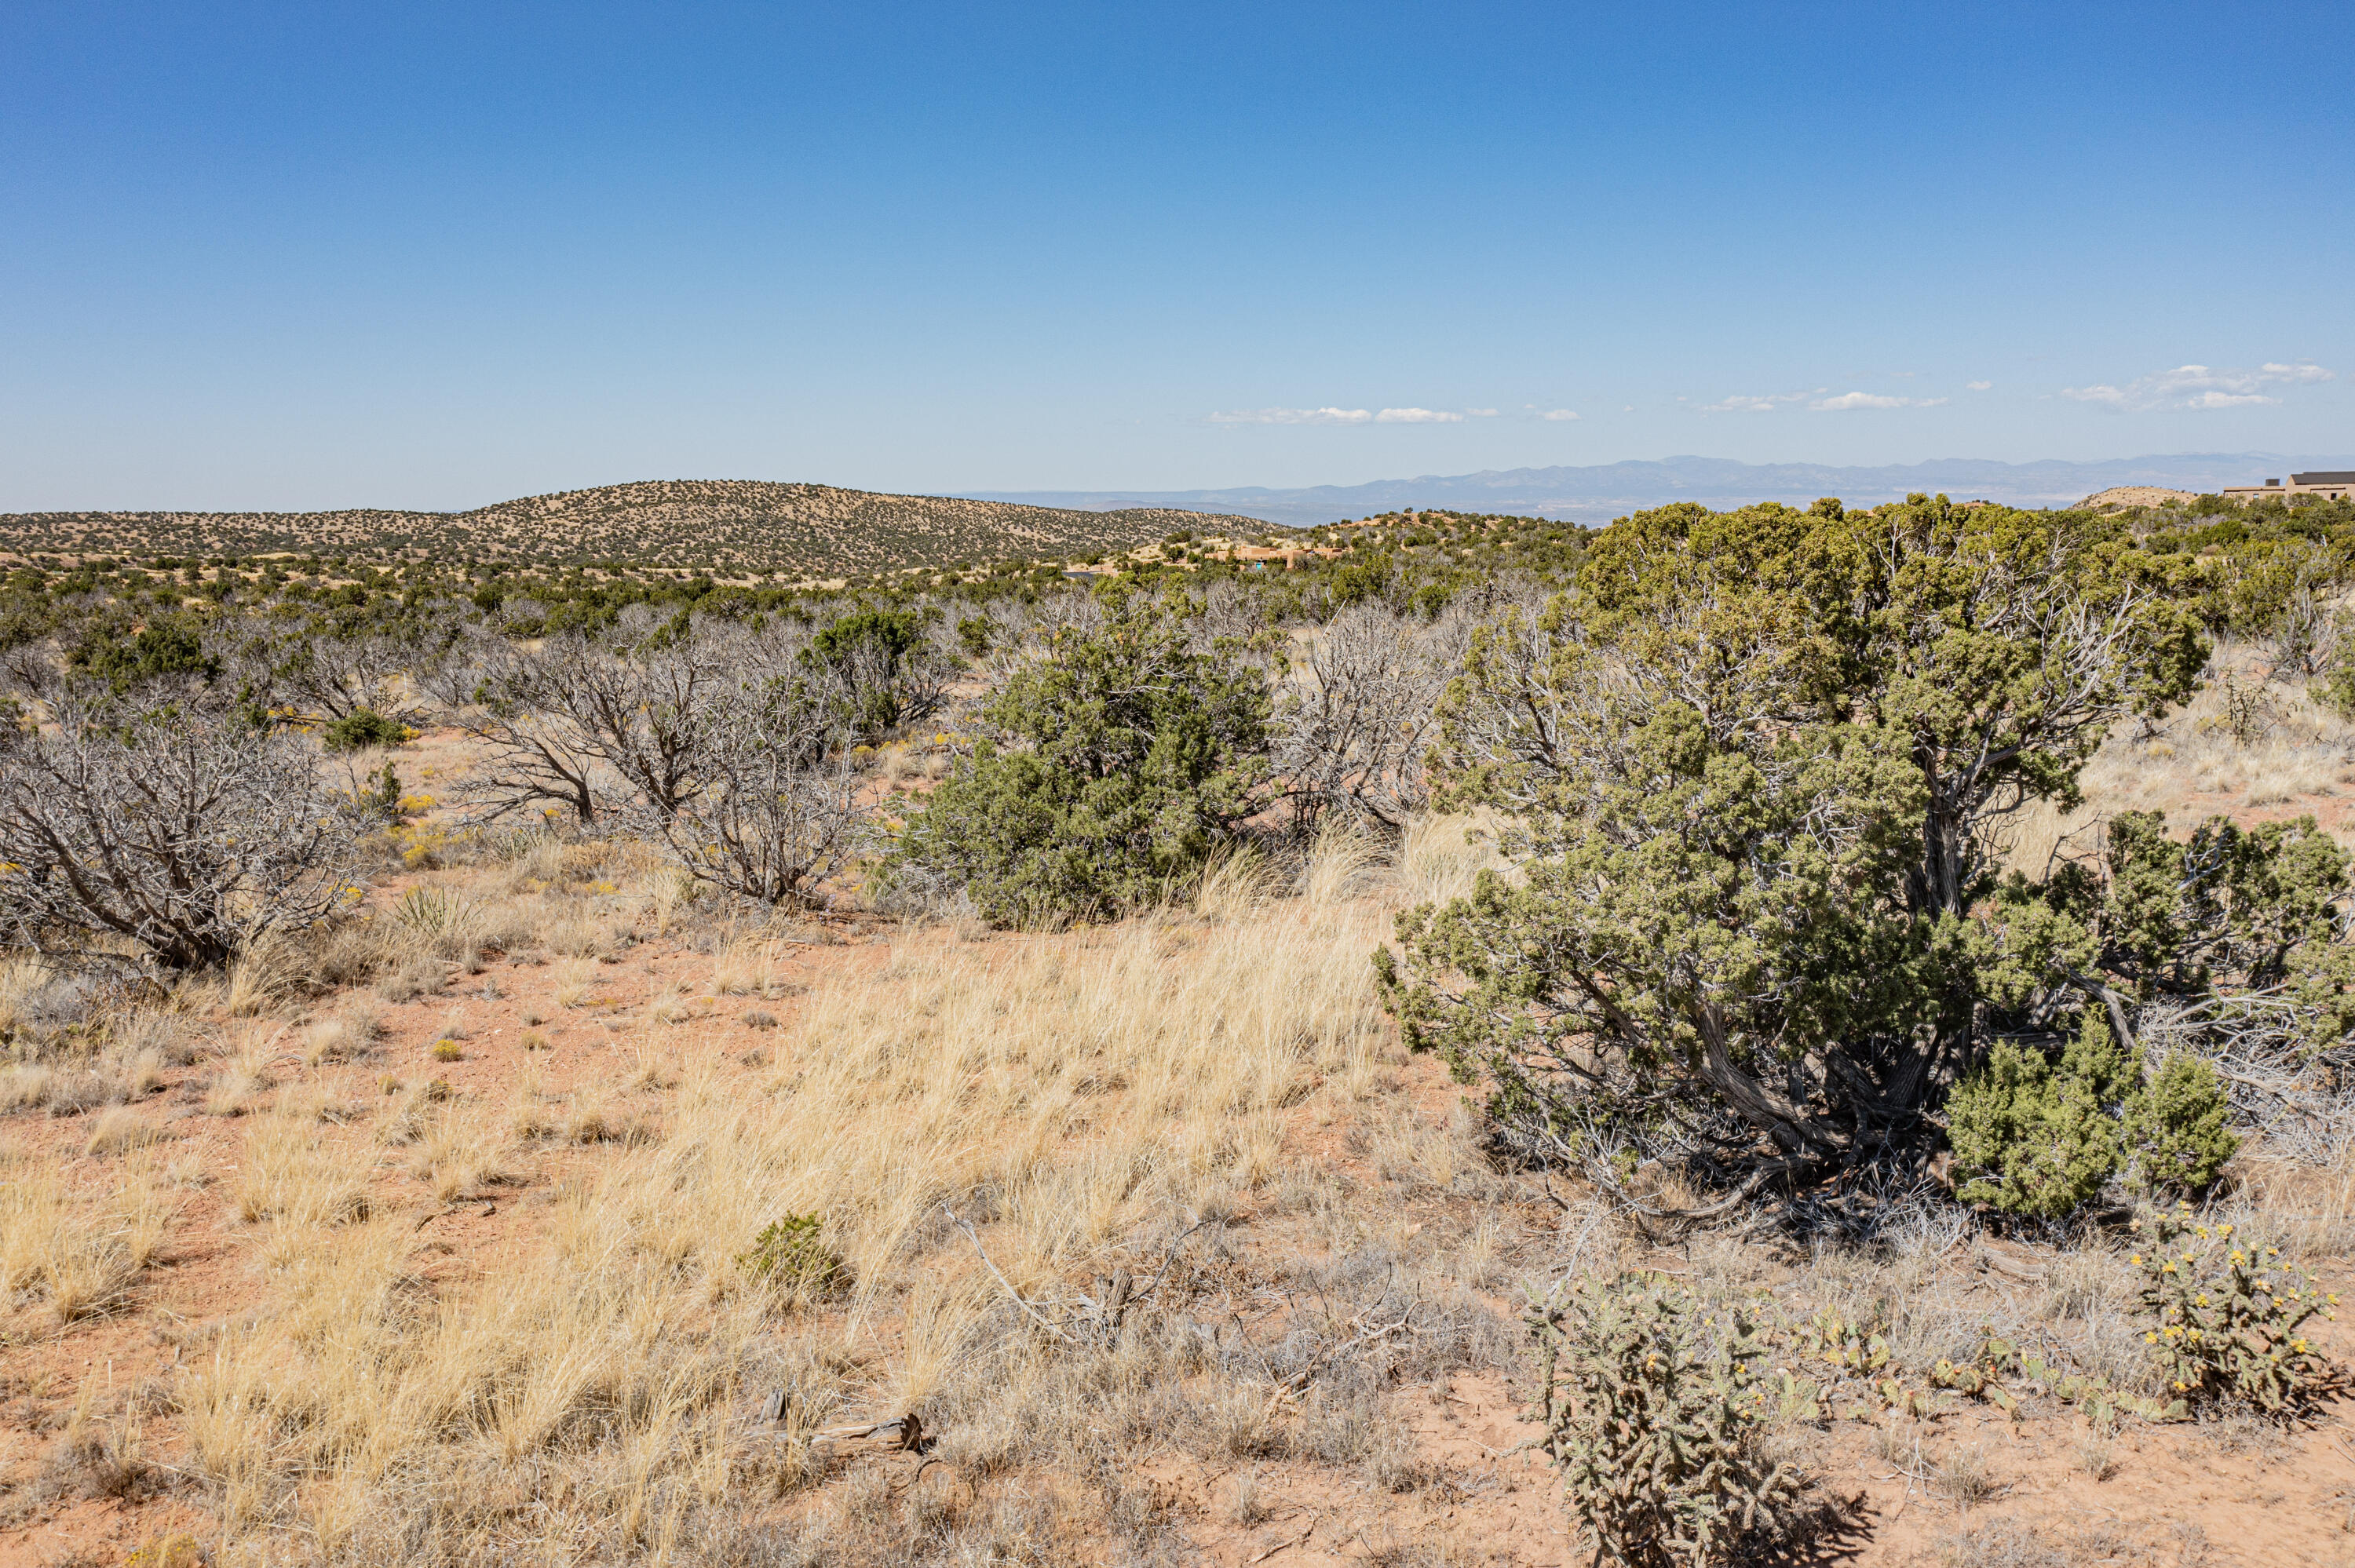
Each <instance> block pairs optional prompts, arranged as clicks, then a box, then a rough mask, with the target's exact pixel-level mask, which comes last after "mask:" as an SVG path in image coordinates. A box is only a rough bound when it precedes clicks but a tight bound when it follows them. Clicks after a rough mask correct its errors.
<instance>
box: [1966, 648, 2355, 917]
mask: <svg viewBox="0 0 2355 1568" xmlns="http://www.w3.org/2000/svg"><path fill="white" fill-rule="evenodd" d="M2236 701H2237V702H2238V703H2240V704H2241V705H2243V713H2244V715H2247V714H2252V713H2253V714H2254V719H2248V718H2245V717H2244V721H2243V725H2242V727H2241V731H2240V733H2238V734H2236V733H2235V731H2234V727H2233V723H2232V716H2233V715H2232V706H2233V704H2234V703H2235V702H2236ZM2083 789H2084V797H2085V799H2084V803H2083V805H2082V806H2080V807H2078V808H2077V809H2075V810H2069V811H2062V810H2059V809H2058V808H2056V807H2055V806H2053V805H2052V804H2051V803H2050V802H2045V801H2039V802H2036V803H2035V804H2032V805H2030V806H2029V807H2028V808H2027V809H2025V810H2022V811H2021V812H2020V813H2019V816H2018V817H2017V818H2015V819H2014V821H2013V822H2012V825H2011V829H2010V832H2009V835H2008V839H2009V852H2008V853H2007V855H2006V859H2005V863H2006V864H2007V865H2009V866H2011V867H2013V868H2016V869H2019V870H2020V871H2024V872H2027V873H2029V874H2031V875H2040V874H2042V872H2043V870H2044V868H2045V867H2046V866H2047V865H2048V864H2049V863H2050V861H2051V856H2052V855H2053V854H2054V853H2056V852H2057V853H2062V854H2063V855H2067V854H2082V853H2089V852H2090V851H2091V850H2092V849H2093V848H2094V847H2095V846H2094V839H2095V836H2096V834H2097V833H2098V832H2099V829H2100V824H2101V822H2102V821H2104V820H2105V819H2106V818H2108V817H2111V816H2115V814H2117V813H2118V812H2120V811H2160V812H2164V813H2165V814H2166V815H2167V817H2168V820H2169V827H2170V828H2171V829H2173V830H2175V831H2177V832H2183V831H2187V830H2188V829H2190V827H2191V826H2192V825H2193V823H2194V822H2195V821H2199V820H2200V819H2203V818H2206V817H2209V816H2211V815H2220V814H2221V815H2227V816H2230V815H2233V814H2235V813H2237V812H2243V811H2253V810H2255V811H2262V810H2266V809H2267V808H2274V807H2281V806H2292V807H2297V808H2302V809H2306V810H2322V811H2323V812H2324V813H2325V814H2326V815H2328V808H2329V807H2330V806H2331V805H2332V803H2333V802H2335V801H2336V800H2339V799H2340V798H2342V797H2345V796H2348V795H2350V794H2355V725H2350V723H2348V722H2347V721H2346V720H2344V719H2342V718H2340V717H2339V716H2338V715H2336V714H2333V713H2331V712H2330V711H2328V709H2326V708H2324V707H2323V706H2321V705H2319V704H2318V703H2317V702H2316V701H2315V700H2314V699H2313V698H2312V697H2311V696H2310V695H2308V694H2307V691H2306V690H2305V689H2304V688H2303V687H2302V686H2299V685H2297V684H2296V683H2290V682H2268V681H2266V680H2265V679H2264V671H2263V667H2262V663H2261V662H2260V661H2259V660H2258V658H2257V657H2256V655H2254V653H2253V652H2251V651H2249V650H2248V649H2245V648H2242V647H2239V646H2235V645H2231V644H2227V645H2225V646H2224V647H2222V648H2220V649H2219V650H2218V651H2217V654H2216V657H2215V659H2214V661H2213V662H2211V665H2210V666H2209V672H2208V678H2207V683H2206V684H2205V685H2203V686H2202V687H2201V688H2200V691H2199V692H2198V693H2197V694H2195V695H2194V696H2193V698H2192V700H2191V701H2190V704H2188V705H2186V706H2184V707H2183V708H2182V709H2180V710H2179V711H2178V712H2176V713H2174V714H2171V715H2169V716H2168V717H2167V718H2166V720H2165V721H2164V722H2163V723H2160V724H2158V725H2156V726H2148V727H2147V728H2146V727H2144V726H2138V725H2136V724H2133V723H2127V724H2123V725H2121V726H2119V727H2118V729H2117V730H2116V731H2115V733H2114V734H2113V735H2112V736H2110V738H2109V740H2108V741H2107V742H2106V743H2105V745H2104V746H2103V747H2102V748H2101V750H2100V751H2098V752H2096V753H2095V754H2094V757H2093V758H2092V760H2091V761H2090V762H2088V763H2087V764H2086V767H2085V770H2084V774H2083ZM2275 814H2279V813H2275ZM2326 825H2328V826H2334V827H2335V826H2336V825H2337V824H2336V823H2335V822H2331V823H2327V824H2326Z"/></svg>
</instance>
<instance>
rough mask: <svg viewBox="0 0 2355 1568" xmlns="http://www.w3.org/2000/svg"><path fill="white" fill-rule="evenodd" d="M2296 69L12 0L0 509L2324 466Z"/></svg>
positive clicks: (1674, 14)
mask: <svg viewBox="0 0 2355 1568" xmlns="http://www.w3.org/2000/svg"><path fill="white" fill-rule="evenodd" d="M2350 58H2355V8H2350V7H2348V6H2346V5H2343V4H2341V5H2151V4H2141V5H2087V4H2073V5H2052V4H2051V3H2050V0H2044V3H2042V4H2039V5H1968V4H1954V5H1943V6H1935V7H1932V6H1911V5H1887V4H1885V3H1883V4H1876V5H1854V6H1841V5H1742V6H1736V5H1660V4H1651V5H1641V6H1638V5H1614V6H1580V5H1568V4H1555V5H1481V4H1462V3H1458V4H1451V5H1430V6H1419V5H1386V6H1372V7H1369V6H1366V5H1346V6H1345V5H1266V4H1257V5H1220V4H1197V5H1186V6H1155V5H1073V6H1068V7H1065V6H1050V5H1014V4H1004V3H1001V4H996V5H922V6H890V5H862V6H855V7H853V6H838V7H837V6H817V5H803V6H794V5H693V4H677V5H640V6H621V5H597V4H577V3H576V4H570V5H500V4H496V3H488V4H485V3H477V4H471V5H464V6H454V5H453V6H447V7H442V6H436V5H421V4H403V5H381V4H376V5H346V4H332V3H319V0H313V3H310V4H304V5H224V4H204V3H201V0H179V3H177V4H169V5H99V4H92V5H51V4H44V3H42V0H15V3H14V4H12V5H10V6H9V7H8V8H7V10H6V13H5V18H0V509H9V510H17V509H27V508H48V507H67V506H92V507H98V506H104V507H122V506H156V507H160V506H207V507H226V506H253V507H313V506H328V505H348V504H389V505H407V506H429V507H455V506H465V505H471V504H477V503H485V502H489V501H493V500H496V499H500V498H503V497H506V496H509V495H515V494H521V493H532V492H538V491H546V490H554V489H564V488H572V487H576V486H581V485H588V484H597V483H604V482H613V481H620V480H627V479H638V478H672V477H690V476H691V477H711V478H757V479H799V480H817V481H824V482H834V483H842V484H852V485H858V486H861V487H866V488H873V489H890V490H915V491H949V490H975V489H996V490H1012V489H1042V488H1082V487H1089V488H1095V487H1102V488H1128V489H1146V488H1182V487H1192V486H1202V485H1226V484H1270V485H1295V484H1312V483H1326V482H1331V483H1350V482H1359V481H1365V480H1371V479H1380V478H1392V477H1401V476H1405V475H1412V474H1416V473H1424V472H1436V473H1458V472H1465V471H1472V470H1477V469H1483V468H1505V467H1518V466H1525V465H1539V464H1548V463H1590V462H1608V461H1616V460H1619V459H1623V458H1646V457H1660V456H1665V455H1668V454H1671V453H1679V452H1696V453H1702V454H1707V455H1711V456H1722V457H1733V458H1742V459H1747V460H1750V461H1780V460H1792V461H1824V462H1893V461H1918V460H1921V459H1923V458H1930V457H1941V456H1975V457H1994V458H2001V459H2007V460H2012V461H2022V460H2027V459H2033V458H2041V457H2067V458H2080V459H2092V458H2101V457H2115V456H2126V455H2133V454H2138V453H2145V452H2164V451H2194V450H2197V451H2220V450H2223V451H2230V450H2273V451H2284V452H2328V451H2345V450H2350V449H2355V419H2350V414H2355V308H2350V306H2355V299H2350V291H2355V290H2351V289H2350V285H2355V203H2350V201H2349V199H2348V193H2349V192H2350V189H2355V115H2350V113H2349V112H2348V111H2347V108H2346V101H2345V93H2344V89H2343V85H2341V84H2339V83H2337V82H2336V81H2334V80H2333V78H2334V77H2336V76H2338V75H2339V74H2343V66H2344V64H2345V62H2346V61H2347V60H2348V59H2350ZM2300 61H2306V62H2311V64H2310V67H2309V69H2307V70H2305V71H2302V70H2301V69H2300V66H2299V62H2300ZM2187 366H2190V367H2198V368H2195V369H2189V370H2187V369H2186V368H2184V367H2187ZM1386 410H1387V411H1389V413H1388V417H1387V418H1386V417H1385V411H1386ZM1548 415H1551V416H1553V417H1552V418H1548V417H1546V416H1548ZM1572 415H1575V418H1572V417H1570V416H1572Z"/></svg>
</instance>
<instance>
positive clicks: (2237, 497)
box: [2220, 468, 2355, 501]
mask: <svg viewBox="0 0 2355 1568" xmlns="http://www.w3.org/2000/svg"><path fill="white" fill-rule="evenodd" d="M2220 493H2221V494H2222V495H2224V496H2225V497H2227V498H2228V499H2230V500H2233V501H2264V500H2267V499H2284V498H2286V497H2288V496H2292V495H2312V496H2317V497H2319V498H2320V499H2322V500H2324V501H2343V500H2345V499H2346V498H2347V497H2348V496H2349V495H2350V494H2355V469H2344V468H2337V469H2318V470H2317V471H2314V472H2311V473H2294V474H2291V475H2290V476H2289V482H2288V483H2287V484H2284V483H2283V482H2281V481H2280V480H2278V479H2269V480H2267V481H2265V482H2264V483H2263V484H2241V485H2232V486H2230V487H2228V488H2226V489H2225V490H2223V491H2222V492H2220Z"/></svg>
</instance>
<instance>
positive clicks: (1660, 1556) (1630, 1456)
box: [1528, 1274, 1798, 1568]
mask: <svg viewBox="0 0 2355 1568" xmlns="http://www.w3.org/2000/svg"><path fill="white" fill-rule="evenodd" d="M1528 1322H1529V1330H1530V1332H1531V1333H1532V1334H1533V1335H1534V1336H1535V1337H1536V1340H1537V1345H1538V1349H1537V1356H1538V1367H1539V1394H1538V1408H1537V1411H1536V1415H1537V1418H1538V1419H1539V1420H1540V1421H1541V1422H1542V1423H1543V1424H1544V1425H1545V1428H1546V1432H1545V1436H1544V1437H1543V1438H1542V1439H1540V1442H1541V1444H1542V1446H1544V1447H1545V1449H1546V1450H1547V1452H1549V1453H1550V1454H1551V1455H1552V1456H1553V1459H1554V1463H1555V1464H1556V1465H1558V1466H1560V1467H1561V1474H1562V1486H1563V1489H1564V1491H1565V1492H1566V1493H1567V1494H1568V1497H1569V1500H1570V1506H1571V1511H1572V1512H1573V1513H1575V1514H1576V1515H1577V1516H1578V1518H1579V1520H1580V1522H1581V1523H1582V1524H1583V1525H1584V1526H1585V1528H1586V1530H1587V1532H1588V1534H1589V1536H1590V1537H1591V1539H1592V1541H1593V1546H1594V1551H1595V1561H1596V1562H1597V1563H1604V1562H1609V1563H1631V1564H1637V1565H1640V1568H1650V1565H1652V1564H1681V1565H1683V1568H1704V1565H1705V1564H1710V1563H1722V1562H1725V1561H1727V1560H1729V1559H1730V1557H1731V1556H1732V1553H1733V1552H1734V1551H1735V1550H1736V1549H1737V1548H1738V1547H1739V1546H1740V1544H1741V1543H1742V1541H1743V1540H1744V1539H1745V1538H1746V1537H1749V1536H1751V1535H1752V1534H1753V1533H1754V1532H1755V1531H1758V1530H1759V1529H1761V1528H1762V1527H1764V1526H1769V1525H1771V1524H1773V1523H1774V1521H1775V1520H1777V1518H1778V1517H1779V1516H1780V1515H1781V1514H1782V1513H1783V1511H1784V1510H1785V1508H1786V1507H1787V1505H1788V1504H1789V1503H1790V1502H1791V1500H1792V1499H1793V1498H1794V1497H1795V1496H1796V1493H1797V1491H1798V1478H1797V1477H1796V1476H1795V1475H1794V1474H1793V1473H1792V1472H1791V1470H1790V1468H1789V1467H1788V1466H1786V1465H1785V1464H1784V1463H1782V1462H1780V1461H1777V1460H1774V1459H1773V1458H1771V1457H1769V1456H1768V1455H1767V1454H1766V1453H1765V1452H1764V1441H1763V1440H1764V1422H1765V1420H1766V1417H1767V1416H1768V1414H1770V1413H1771V1410H1772V1408H1773V1405H1772V1403H1771V1402H1770V1401H1769V1399H1768V1398H1767V1395H1766V1389H1765V1386H1764V1383H1763V1381H1762V1380H1761V1379H1760V1377H1759V1374H1758V1371H1757V1368H1756V1365H1755V1363H1756V1362H1757V1361H1759V1360H1760V1359H1761V1358H1763V1357H1764V1355H1765V1354H1766V1351H1765V1350H1764V1345H1763V1344H1762V1343H1761V1342H1760V1341H1759V1340H1757V1339H1756V1338H1755V1337H1754V1336H1753V1333H1752V1331H1751V1330H1750V1327H1749V1325H1748V1324H1747V1323H1745V1322H1743V1321H1742V1319H1741V1318H1740V1316H1739V1315H1738V1314H1734V1313H1730V1312H1728V1313H1711V1312H1709V1311H1706V1310H1704V1309H1703V1307H1702V1305H1701V1303H1700V1299H1699V1298H1697V1297H1695V1296H1694V1295H1693V1294H1692V1293H1691V1292H1689V1291H1687V1290H1684V1289H1682V1288H1681V1287H1676V1286H1669V1285H1662V1284H1659V1283H1657V1282H1656V1281H1654V1280H1652V1279H1649V1278H1647V1277H1645V1276H1643V1275H1634V1274H1629V1275H1621V1276H1620V1277H1617V1278H1616V1279H1609V1280H1605V1279H1601V1278H1596V1277H1587V1278H1585V1279H1582V1280H1580V1281H1579V1282H1578V1283H1577V1284H1576V1285H1574V1286H1570V1287H1566V1288H1557V1289H1556V1290H1555V1292H1554V1293H1553V1295H1552V1296H1551V1297H1550V1298H1545V1299H1542V1300H1540V1299H1538V1298H1535V1297H1534V1295H1533V1296H1532V1298H1531V1303H1530V1309H1529V1315H1528Z"/></svg>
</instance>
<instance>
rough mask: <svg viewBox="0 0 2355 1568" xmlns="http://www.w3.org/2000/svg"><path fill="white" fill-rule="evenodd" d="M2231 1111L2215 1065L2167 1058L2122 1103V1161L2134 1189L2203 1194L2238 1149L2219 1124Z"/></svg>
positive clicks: (2234, 1139) (2189, 1058)
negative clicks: (2128, 1165) (2130, 1175)
mask: <svg viewBox="0 0 2355 1568" xmlns="http://www.w3.org/2000/svg"><path fill="white" fill-rule="evenodd" d="M2231 1110H2232V1107H2231V1105H2230V1103H2229V1102H2228V1101H2227V1100H2226V1099H2225V1097H2224V1086H2223V1084H2222V1082H2221V1081H2220V1080H2219V1079H2218V1078H2217V1076H2216V1069H2215V1066H2214V1065H2212V1064H2211V1063H2209V1062H2206V1061H2203V1060H2201V1059H2200V1058H2199V1057H2197V1056H2192V1055H2189V1054H2184V1053H2182V1052H2175V1053H2171V1054H2169V1056H2168V1058H2167V1060H2166V1061H2165V1062H2163V1063H2161V1064H2160V1065H2159V1068H2158V1071H2157V1072H2156V1073H2154V1074H2152V1075H2151V1076H2150V1078H2149V1079H2148V1081H2147V1082H2146V1083H2144V1084H2142V1085H2141V1086H2138V1087H2137V1089H2136V1091H2135V1093H2134V1094H2133V1095H2132V1096H2131V1097H2128V1099H2127V1100H2126V1106H2125V1109H2124V1114H2123V1117H2122V1118H2121V1119H2122V1121H2123V1124H2124V1125H2123V1127H2122V1128H2121V1131H2122V1132H2123V1134H2124V1138H2125V1144H2126V1160H2127V1161H2128V1162H2129V1164H2130V1166H2131V1168H2132V1171H2133V1173H2134V1175H2135V1177H2136V1184H2137V1185H2138V1186H2141V1187H2143V1188H2145V1189H2147V1190H2148V1191H2151V1192H2192V1193H2199V1192H2206V1191H2207V1190H2208V1189H2209V1188H2210V1187H2211V1186H2213V1185H2214V1184H2215V1181H2216V1178H2217V1176H2218V1175H2220V1174H2221V1173H2222V1171H2223V1169H2224V1162H2225V1161H2226V1160H2230V1159H2232V1156H2233V1154H2234V1153H2235V1152H2236V1151H2237V1150H2239V1149H2240V1147H2241V1140H2240V1139H2239V1138H2238V1137H2237V1136H2236V1135H2234V1134H2233V1133H2232V1130H2231V1129H2230V1128H2227V1127H2226V1126H2225V1125H2224V1124H2225V1120H2226V1118H2227V1117H2228V1116H2229V1115H2230V1113H2231Z"/></svg>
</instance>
